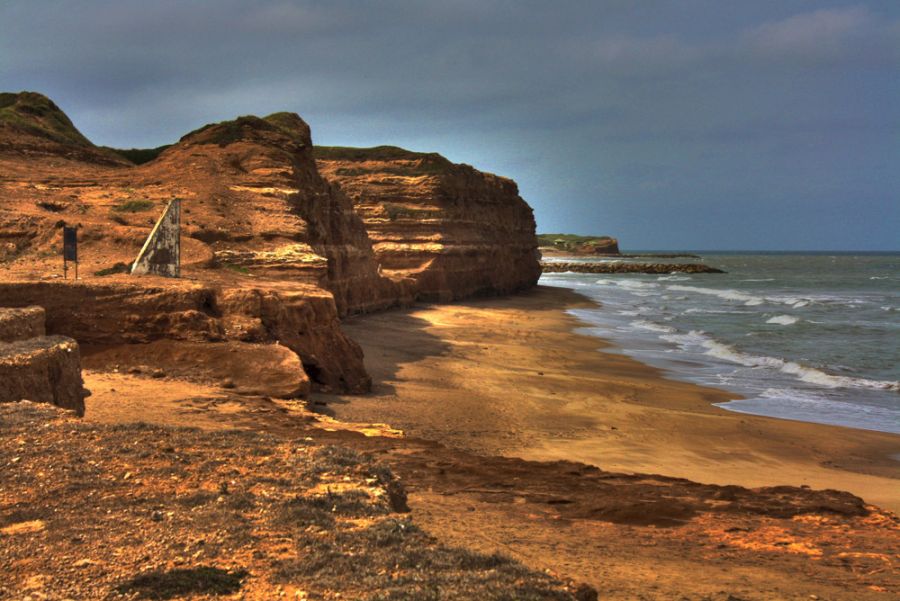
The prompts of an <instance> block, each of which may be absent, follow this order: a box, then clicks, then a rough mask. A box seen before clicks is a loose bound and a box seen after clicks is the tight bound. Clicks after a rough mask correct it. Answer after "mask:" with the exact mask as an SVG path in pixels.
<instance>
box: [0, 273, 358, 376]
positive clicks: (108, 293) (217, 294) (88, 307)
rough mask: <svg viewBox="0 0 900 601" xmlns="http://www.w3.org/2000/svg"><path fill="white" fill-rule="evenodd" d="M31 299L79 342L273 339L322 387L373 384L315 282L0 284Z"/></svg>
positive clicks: (2, 299) (7, 300) (22, 301)
mask: <svg viewBox="0 0 900 601" xmlns="http://www.w3.org/2000/svg"><path fill="white" fill-rule="evenodd" d="M34 304H40V305H42V306H43V307H44V308H45V310H46V312H47V331H48V332H49V333H51V334H61V335H66V336H70V337H72V338H74V339H76V340H78V341H80V342H81V343H82V344H87V345H93V346H109V345H121V344H135V343H141V344H146V343H148V342H153V341H156V340H176V341H186V342H223V341H239V342H246V343H256V344H262V345H265V344H270V343H276V342H277V343H279V344H280V345H282V346H283V347H287V348H289V349H290V350H292V351H293V352H295V353H296V354H297V355H298V356H299V357H300V360H301V361H302V365H303V368H304V369H305V371H306V373H307V374H309V376H310V380H312V381H313V382H315V383H316V384H318V385H319V386H320V387H322V388H328V389H334V390H346V391H349V392H365V391H366V390H368V389H369V387H370V386H371V380H370V378H369V376H368V375H367V374H366V372H365V368H364V366H363V362H362V351H361V350H360V348H359V345H357V344H356V343H355V342H353V341H352V340H351V339H350V338H348V337H347V336H345V335H344V333H343V332H342V331H341V329H340V320H339V319H338V315H337V312H336V310H335V305H334V302H333V300H332V297H331V295H330V294H328V293H327V292H326V291H324V290H322V289H319V288H316V287H313V286H308V287H301V286H295V287H293V288H290V287H283V289H281V290H272V289H266V288H255V287H250V286H242V287H222V286H214V285H208V284H197V283H191V282H187V281H179V280H169V281H157V282H156V283H155V284H150V283H149V282H148V281H146V280H145V281H139V282H134V280H131V279H129V278H127V276H118V277H117V280H115V281H109V282H79V283H65V282H59V281H57V282H0V305H8V306H16V305H18V306H27V305H34ZM252 352H253V353H255V354H259V353H261V352H264V347H254V348H253V349H252ZM272 352H273V356H272V361H273V362H275V363H276V364H277V363H280V362H282V361H283V360H284V358H283V355H282V352H281V351H280V350H278V349H273V351H272ZM235 360H236V361H239V360H240V359H239V356H236V357H235ZM305 391H306V389H304V390H303V392H305Z"/></svg>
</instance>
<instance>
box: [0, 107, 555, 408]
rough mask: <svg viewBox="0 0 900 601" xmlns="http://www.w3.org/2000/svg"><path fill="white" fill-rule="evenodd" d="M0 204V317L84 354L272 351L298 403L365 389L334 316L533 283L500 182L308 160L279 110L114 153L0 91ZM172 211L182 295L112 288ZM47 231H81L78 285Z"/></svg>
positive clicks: (466, 170) (362, 154) (531, 243)
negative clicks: (23, 316)
mask: <svg viewBox="0 0 900 601" xmlns="http://www.w3.org/2000/svg"><path fill="white" fill-rule="evenodd" d="M129 157H130V158H132V159H135V160H136V161H139V162H140V163H141V164H135V163H134V162H132V161H131V160H129ZM317 159H318V160H317ZM0 198H2V205H0V282H2V284H0V305H2V304H7V305H9V306H23V305H25V304H38V305H41V306H43V307H45V308H46V309H47V323H48V331H49V332H50V333H52V334H58V335H65V336H71V337H73V338H75V339H76V340H78V341H79V342H82V343H84V344H87V345H92V346H95V347H102V346H108V345H121V344H134V343H146V342H152V341H160V340H170V341H183V342H196V341H200V340H202V341H212V342H223V343H229V344H233V345H234V346H235V348H237V347H240V346H241V345H256V346H254V347H253V348H254V349H255V350H254V352H258V351H259V348H260V347H268V348H269V349H270V350H271V352H273V353H275V355H276V356H277V357H281V356H282V352H283V349H285V348H286V349H289V350H290V351H292V352H294V353H296V354H297V356H298V357H299V358H300V360H301V361H302V364H303V367H304V371H305V377H307V379H308V381H309V384H308V385H306V386H300V387H299V389H298V393H299V394H301V395H303V394H305V393H306V392H307V391H308V390H309V387H310V386H317V387H321V388H325V389H330V390H341V391H348V392H362V391H365V390H367V389H368V387H369V386H370V380H369V378H368V376H367V375H366V373H365V369H364V366H363V363H362V352H361V350H360V348H359V346H358V345H357V344H356V343H354V342H353V341H352V340H350V339H349V338H348V337H346V336H345V335H344V334H343V333H342V332H341V330H340V318H342V317H344V316H347V315H352V314H356V313H365V312H370V311H376V310H381V309H385V308H388V307H391V306H397V305H405V304H409V303H411V302H413V301H414V300H416V299H423V300H429V301H449V300H455V299H460V298H464V297H468V296H473V295H479V294H500V293H506V292H511V291H514V290H519V289H523V288H527V287H529V286H532V285H534V284H535V283H536V282H537V279H538V277H539V275H540V265H539V263H538V258H537V253H536V248H537V243H536V238H535V234H534V231H535V228H534V218H533V215H532V211H531V209H530V207H529V206H528V205H527V204H526V203H525V201H524V200H523V199H522V198H521V197H520V196H519V195H518V190H517V188H516V185H515V183H514V182H513V181H512V180H509V179H506V178H502V177H498V176H495V175H491V174H487V173H482V172H480V171H478V170H476V169H474V168H472V167H469V166H467V165H455V164H453V163H450V162H449V161H447V160H446V159H444V158H443V157H440V156H439V155H434V154H428V155H425V154H419V153H410V152H407V151H403V150H401V149H392V150H391V152H389V153H384V152H380V151H378V149H361V150H354V149H324V151H323V152H318V153H317V152H316V150H315V149H314V147H313V143H312V138H311V134H310V128H309V126H308V125H307V124H306V123H305V122H304V121H303V120H302V119H301V118H300V117H299V116H297V115H295V114H292V113H275V114H272V115H269V116H267V117H265V118H260V117H254V116H243V117H239V118H237V119H235V120H232V121H226V122H222V123H214V124H210V125H207V126H205V127H202V128H200V129H198V130H195V131H193V132H190V133H188V134H187V135H185V136H184V137H182V138H181V139H180V140H179V141H178V142H177V143H175V144H172V145H171V146H166V147H160V148H158V149H155V150H152V151H137V150H131V151H121V152H117V151H115V150H113V149H109V148H100V147H97V146H95V145H94V144H92V143H91V142H90V141H89V140H88V139H87V138H86V137H85V136H84V135H82V134H81V133H80V132H79V131H78V130H77V129H76V127H75V126H74V124H73V123H72V121H71V120H70V119H69V118H68V117H67V116H66V115H65V113H63V112H62V110H60V109H59V107H57V105H56V104H54V103H53V102H52V101H51V100H50V99H48V98H46V97H45V96H42V95H40V94H37V93H34V92H22V93H19V94H0ZM174 198H179V199H181V200H182V207H183V213H182V247H181V257H182V275H183V276H184V278H185V280H184V281H182V282H172V281H165V280H163V279H162V278H156V277H141V278H136V277H130V276H127V275H125V272H127V269H128V265H129V264H130V263H131V262H132V261H133V260H134V258H135V256H136V255H137V253H138V251H139V250H140V248H141V245H142V244H143V242H144V240H145V239H146V237H147V235H148V234H149V232H150V230H151V228H152V227H153V224H154V222H155V220H156V218H157V217H158V216H159V214H160V213H161V211H162V210H163V208H164V207H165V206H166V205H167V204H168V203H169V201H171V200H172V199H174ZM63 225H68V226H75V227H77V228H78V232H79V234H78V235H79V258H80V265H79V268H80V274H81V277H82V280H80V281H79V282H78V283H77V284H72V283H71V282H61V281H57V280H58V278H59V276H60V274H61V271H62V270H61V257H60V251H61V247H62V226H63ZM276 347H278V348H276ZM235 354H236V355H237V356H240V354H241V352H240V351H236V352H235Z"/></svg>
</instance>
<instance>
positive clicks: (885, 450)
mask: <svg viewBox="0 0 900 601" xmlns="http://www.w3.org/2000/svg"><path fill="white" fill-rule="evenodd" d="M579 306H581V307H587V306H590V307H595V306H596V304H595V303H594V302H593V301H591V300H590V299H588V298H586V297H584V296H582V295H580V294H578V293H576V292H573V291H571V290H568V289H564V288H553V287H546V286H538V287H537V288H535V289H534V290H532V291H529V292H526V293H523V294H520V295H517V296H511V297H505V298H493V299H485V300H477V301H470V302H464V303H460V304H454V305H430V306H424V307H418V308H413V309H410V310H393V311H389V312H385V313H379V314H374V315H367V316H361V317H356V318H353V319H350V320H347V321H346V322H345V324H344V327H345V328H346V330H347V332H348V333H349V334H350V335H351V336H352V337H353V338H354V339H356V340H357V341H358V342H359V343H360V344H361V345H362V346H363V349H364V350H365V352H366V364H367V366H368V368H369V371H370V373H371V374H372V376H373V378H374V380H375V382H376V384H375V387H374V390H373V392H372V393H371V394H369V395H365V396H362V397H358V396H345V395H326V394H315V395H313V399H314V400H315V401H317V402H320V403H325V407H324V408H320V409H322V411H323V412H324V413H326V414H328V415H331V416H333V417H335V418H337V419H339V420H341V421H353V422H386V423H389V424H390V425H391V426H392V427H395V428H399V429H401V430H404V431H405V432H406V433H407V434H408V435H410V436H416V437H422V438H426V439H431V440H436V441H439V442H441V443H444V444H448V445H450V446H453V447H457V448H461V449H464V450H467V451H474V452H477V453H482V454H489V455H498V454H499V455H505V456H510V457H521V458H523V459H529V460H538V461H555V460H563V459H564V460H570V461H579V462H583V463H587V464H591V465H596V466H598V467H600V468H602V469H604V470H610V471H616V472H632V473H659V474H664V475H666V476H672V477H680V478H687V479H690V480H694V481H697V482H704V483H711V484H737V485H741V486H747V487H759V486H777V485H781V484H790V485H795V486H809V487H812V488H816V489H829V488H830V489H839V490H847V491H850V492H852V493H854V494H857V495H858V496H861V497H862V498H863V499H865V500H866V501H867V502H870V503H873V504H876V505H879V506H881V507H884V508H886V509H889V510H891V511H894V512H900V487H898V486H897V480H898V479H900V462H898V461H896V459H894V458H893V457H892V456H895V455H896V454H897V453H898V452H900V436H896V435H893V434H888V433H882V432H874V431H869V430H857V429H853V428H844V427H840V426H827V425H821V424H813V423H808V422H800V421H793V420H784V419H778V418H769V417H762V416H754V415H749V414H744V413H739V412H734V411H729V410H726V409H723V408H720V407H717V406H715V403H720V402H725V401H728V400H732V399H734V398H735V396H736V395H735V394H733V393H730V392H726V391H722V390H718V389H714V388H709V387H704V386H701V385H697V384H693V383H689V382H685V381H681V380H674V379H669V378H668V377H667V374H666V372H664V371H663V370H660V369H658V368H655V367H652V366H649V365H646V364H643V363H641V362H639V361H638V360H636V359H633V358H631V357H629V356H627V355H624V354H620V353H618V352H608V351H607V349H610V348H612V347H613V345H612V344H611V343H609V342H608V341H605V340H603V339H601V338H597V337H595V336H592V335H587V334H582V333H579V332H578V330H579V329H581V328H583V327H585V325H586V324H584V323H583V322H581V321H580V320H578V319H577V318H576V317H575V316H573V315H570V314H569V313H568V309H572V308H577V307H579ZM486 425H487V426H488V428H485V426H486Z"/></svg>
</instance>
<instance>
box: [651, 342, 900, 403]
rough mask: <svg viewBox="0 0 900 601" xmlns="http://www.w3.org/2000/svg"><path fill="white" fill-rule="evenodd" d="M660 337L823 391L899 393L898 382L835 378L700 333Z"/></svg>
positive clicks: (845, 377)
mask: <svg viewBox="0 0 900 601" xmlns="http://www.w3.org/2000/svg"><path fill="white" fill-rule="evenodd" d="M660 338H662V339H663V340H668V341H670V342H674V343H676V344H678V345H680V346H682V347H685V346H699V347H701V348H703V349H706V350H705V351H704V354H706V355H709V356H710V357H716V358H717V359H723V360H725V361H729V362H731V363H737V364H738V365H743V366H744V367H764V368H769V369H776V370H779V371H781V372H782V373H785V374H789V375H791V376H794V377H795V378H797V379H798V380H801V381H803V382H807V383H809V384H816V385H819V386H824V387H826V388H867V389H871V390H892V391H900V382H898V381H890V380H870V379H867V378H854V377H850V376H837V375H834V374H829V373H826V372H824V371H822V370H820V369H816V368H814V367H808V366H806V365H801V364H799V363H796V362H794V361H787V360H785V359H779V358H778V357H767V356H765V355H750V354H748V353H744V352H742V351H739V350H737V349H736V348H734V347H733V346H731V345H728V344H724V343H722V342H719V341H718V340H715V339H714V338H711V337H710V336H708V335H707V334H706V333H705V332H702V331H697V330H691V331H690V332H689V333H687V334H665V335H662V336H660Z"/></svg>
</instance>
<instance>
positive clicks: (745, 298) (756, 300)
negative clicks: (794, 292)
mask: <svg viewBox="0 0 900 601" xmlns="http://www.w3.org/2000/svg"><path fill="white" fill-rule="evenodd" d="M668 288H669V290H674V291H677V292H694V293H696V294H707V295H711V296H717V297H719V298H721V299H723V300H732V301H739V302H743V303H744V304H745V305H749V306H753V305H761V304H763V303H764V302H766V299H764V298H762V297H759V296H754V295H752V294H746V293H744V292H739V291H737V290H732V289H730V288H726V289H724V290H719V289H717V288H702V287H700V286H683V285H681V284H671V285H669V286H668Z"/></svg>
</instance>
